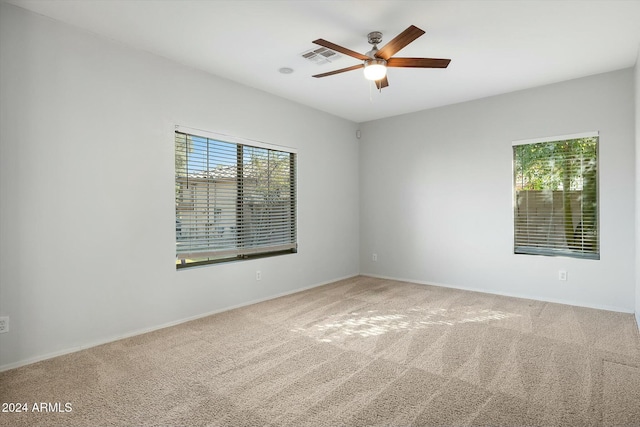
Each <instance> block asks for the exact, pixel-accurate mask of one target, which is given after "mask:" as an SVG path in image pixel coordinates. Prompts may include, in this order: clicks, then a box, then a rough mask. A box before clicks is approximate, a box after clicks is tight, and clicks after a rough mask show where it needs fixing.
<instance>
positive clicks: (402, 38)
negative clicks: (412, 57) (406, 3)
mask: <svg viewBox="0 0 640 427" xmlns="http://www.w3.org/2000/svg"><path fill="white" fill-rule="evenodd" d="M423 34H424V31H423V30H421V29H420V28H418V27H416V26H415V25H411V26H410V27H409V28H407V29H406V30H404V31H403V32H401V33H400V34H398V35H397V36H396V37H395V38H394V39H393V40H391V41H390V42H389V43H387V44H386V45H385V46H384V47H383V48H382V49H380V50H379V51H378V52H377V53H376V56H377V57H378V58H382V59H386V60H388V59H389V58H391V57H392V56H393V55H395V54H396V52H398V51H400V49H402V48H403V47H405V46H406V45H408V44H409V43H411V42H412V41H414V40H415V39H417V38H418V37H420V36H421V35H423Z"/></svg>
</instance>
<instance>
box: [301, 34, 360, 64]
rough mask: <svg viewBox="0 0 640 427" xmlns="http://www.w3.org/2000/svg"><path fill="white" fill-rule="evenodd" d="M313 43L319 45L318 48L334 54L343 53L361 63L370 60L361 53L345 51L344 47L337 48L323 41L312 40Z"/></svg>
mask: <svg viewBox="0 0 640 427" xmlns="http://www.w3.org/2000/svg"><path fill="white" fill-rule="evenodd" d="M313 43H315V44H319V45H320V46H324V47H326V48H328V49H331V50H335V51H336V52H340V53H343V54H345V55H348V56H351V57H353V58H356V59H360V60H361V61H366V60H367V59H371V58H369V57H368V56H365V55H363V54H361V53H358V52H355V51H353V50H351V49H347V48H346V47H342V46H339V45H337V44H335V43H331V42H328V41H326V40H324V39H318V40H314V41H313Z"/></svg>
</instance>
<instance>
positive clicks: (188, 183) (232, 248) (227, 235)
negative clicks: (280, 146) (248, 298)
mask: <svg viewBox="0 0 640 427" xmlns="http://www.w3.org/2000/svg"><path fill="white" fill-rule="evenodd" d="M229 139H231V138H229ZM175 156H176V157H175V159H176V169H175V170H176V182H175V186H176V187H175V192H176V253H177V258H178V260H179V264H180V265H182V266H184V265H185V264H192V263H202V262H208V261H219V260H225V259H235V258H238V257H241V258H242V257H248V256H252V255H260V254H268V253H274V252H281V251H289V252H295V250H296V247H297V245H296V180H295V176H296V175H295V174H296V155H295V153H292V152H287V151H280V150H276V149H272V148H265V147H260V146H252V145H248V144H244V143H238V142H229V141H226V140H222V138H210V137H207V136H199V135H195V134H190V133H185V132H180V131H176V133H175ZM180 265H179V266H180Z"/></svg>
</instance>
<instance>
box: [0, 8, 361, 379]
mask: <svg viewBox="0 0 640 427" xmlns="http://www.w3.org/2000/svg"><path fill="white" fill-rule="evenodd" d="M0 8H1V9H0V61H1V62H0V93H1V94H2V97H1V102H0V122H1V126H0V127H1V131H0V174H1V175H0V202H1V205H0V208H1V210H0V235H1V236H2V237H1V239H0V315H2V316H10V319H11V320H10V328H11V330H10V332H9V333H6V334H2V335H0V368H1V369H6V368H8V367H12V366H18V365H20V364H24V363H26V362H29V361H34V360H37V359H39V358H43V357H46V356H50V355H53V354H56V353H62V352H65V351H69V350H73V349H76V348H78V347H80V346H87V345H92V344H95V343H99V342H104V341H107V340H111V339H114V338H117V337H120V336H123V335H127V334H131V333H135V332H137V331H141V330H145V329H149V328H155V327H158V326H160V325H165V324H168V323H171V322H176V321H179V320H181V319H185V318H190V317H192V316H199V315H202V314H205V313H209V312H213V311H217V310H221V309H224V308H228V307H232V306H235V305H239V304H244V303H247V302H250V301H255V300H259V299H264V298H267V297H270V296H274V295H278V294H282V293H287V292H291V291H293V290H296V289H300V288H304V287H310V286H313V285H317V284H320V283H325V282H329V281H333V280H335V279H338V278H342V277H347V276H352V275H355V274H357V273H358V268H359V266H358V262H359V261H358V250H359V246H358V242H359V236H358V221H359V219H358V196H357V194H358V172H357V169H356V168H354V167H353V165H354V164H357V162H358V142H357V140H356V138H355V131H356V128H357V125H356V124H354V123H351V122H348V121H345V120H342V119H339V118H336V117H333V116H330V115H327V114H325V113H320V112H318V111H315V110H312V109H310V108H306V107H303V106H301V105H297V104H294V103H292V102H289V101H286V100H283V99H281V98H277V97H274V96H272V95H269V94H266V93H263V92H259V91H256V90H253V89H250V88H247V87H244V86H240V85H237V84H234V83H232V82H229V81H227V80H223V79H218V78H214V77H212V76H209V75H207V74H205V73H201V72H198V71H194V70H191V69H188V68H185V67H183V66H181V65H178V64H175V63H172V62H170V61H168V60H165V59H162V58H159V57H156V56H153V55H150V54H147V53H144V52H140V51H135V50H132V49H129V48H127V47H124V46H122V45H120V44H117V43H113V42H111V41H107V40H106V39H102V38H99V37H97V36H94V35H91V34H89V33H86V32H83V31H80V30H76V29H74V28H71V27H69V26H66V25H63V24H60V23H56V22H54V21H52V20H49V19H47V18H43V17H41V16H39V15H35V14H32V13H29V12H26V11H24V10H22V9H19V8H16V7H14V6H11V5H6V4H0ZM175 124H180V125H184V126H190V127H194V128H200V129H205V130H209V131H213V132H221V133H227V134H232V135H235V136H239V137H244V138H250V139H256V140H261V141H265V142H269V143H273V144H279V145H285V146H292V147H296V148H297V149H298V194H299V201H298V214H299V219H298V234H299V253H298V254H295V255H287V256H280V257H273V258H265V259H259V260H251V261H245V262H237V263H228V264H223V265H214V266H208V267H201V268H193V269H189V270H186V271H185V270H182V271H178V272H176V270H175V264H174V263H175V232H174V224H175V211H174V183H173V180H174V170H173V169H174V155H173V126H174V125H175ZM309 129H332V131H331V132H309ZM338 152H340V153H341V155H340V156H336V153H338ZM328 170H330V171H331V174H327V173H326V172H327V171H328ZM336 207H339V209H337V208H336ZM257 269H260V270H261V271H262V281H260V282H257V281H256V280H255V270H257Z"/></svg>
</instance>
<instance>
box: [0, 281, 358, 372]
mask: <svg viewBox="0 0 640 427" xmlns="http://www.w3.org/2000/svg"><path fill="white" fill-rule="evenodd" d="M356 276H358V274H354V275H351V276H344V277H338V278H336V279H332V280H328V281H325V282H321V283H316V284H314V285H310V286H305V287H302V288H296V289H293V290H290V291H286V292H281V293H279V294H275V295H270V296H268V297H264V298H259V299H255V300H251V301H247V302H243V303H241V304H236V305H233V306H230V307H224V308H220V309H217V310H213V311H209V312H206V313H201V314H197V315H195V316H190V317H186V318H183V319H179V320H175V321H172V322H167V323H163V324H161V325H157V326H152V327H150V328H143V329H136V330H133V331H129V332H126V333H124V334H119V335H115V336H112V337H109V338H105V339H101V340H97V341H92V342H89V343H87V344H83V345H80V346H75V347H70V348H67V349H64V350H60V351H55V352H52V353H47V354H43V355H41V356H36V357H30V358H28V359H24V360H20V361H17V362H13V363H7V364H5V365H0V372H4V371H8V370H10V369H15V368H19V367H21V366H26V365H31V364H32V363H36V362H41V361H43V360H47V359H52V358H54V357H58V356H63V355H65V354H70V353H75V352H78V351H81V350H86V349H88V348H92V347H97V346H99V345H103V344H108V343H110V342H114V341H119V340H121V339H125V338H130V337H134V336H136V335H142V334H146V333H149V332H153V331H157V330H159V329H164V328H169V327H171V326H176V325H180V324H182V323H186V322H190V321H192V320H196V319H201V318H203V317H207V316H212V315H214V314H218V313H222V312H225V311H229V310H233V309H236V308H241V307H246V306H248V305H252V304H257V303H259V302H264V301H269V300H272V299H275V298H280V297H284V296H287V295H291V294H295V293H297V292H302V291H306V290H309V289H313V288H317V287H319V286H324V285H327V284H329V283H333V282H338V281H340V280H345V279H350V278H352V277H356Z"/></svg>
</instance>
